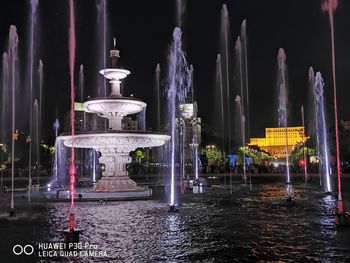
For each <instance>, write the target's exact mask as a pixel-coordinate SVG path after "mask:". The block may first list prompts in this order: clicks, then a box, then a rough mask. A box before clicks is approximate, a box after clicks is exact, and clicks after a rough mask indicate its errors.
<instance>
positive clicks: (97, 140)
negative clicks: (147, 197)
mask: <svg viewBox="0 0 350 263" xmlns="http://www.w3.org/2000/svg"><path fill="white" fill-rule="evenodd" d="M170 138H171V137H170V136H168V135H164V134H157V133H149V132H141V131H108V132H93V133H92V132H84V133H79V134H76V135H75V136H74V147H76V148H94V149H95V150H96V151H99V152H100V153H101V156H100V158H99V161H100V163H102V164H104V165H105V169H104V171H103V172H102V178H101V179H100V180H99V181H97V182H96V185H95V187H94V188H93V189H92V190H91V191H92V192H132V191H143V188H141V187H138V186H137V184H136V183H135V182H134V181H133V180H131V179H130V177H129V176H128V171H127V170H126V165H127V164H128V163H130V162H131V160H132V159H131V157H130V156H129V154H130V152H131V151H134V150H136V149H137V148H148V147H158V146H162V145H164V143H165V142H166V141H168V140H170ZM57 139H58V140H63V144H64V145H65V146H66V147H71V146H72V136H71V135H61V136H59V137H58V138H57Z"/></svg>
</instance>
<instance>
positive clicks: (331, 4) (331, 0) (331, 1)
mask: <svg viewBox="0 0 350 263" xmlns="http://www.w3.org/2000/svg"><path fill="white" fill-rule="evenodd" d="M337 7H338V0H324V2H323V4H322V11H325V12H328V16H329V24H330V28H331V41H332V77H333V100H334V101H333V103H334V120H335V144H336V154H337V175H338V203H337V207H338V214H342V215H343V214H344V207H343V197H342V189H341V167H340V149H339V126H338V105H337V81H336V74H335V65H336V64H335V46H334V21H333V13H334V12H335V10H336V9H337Z"/></svg>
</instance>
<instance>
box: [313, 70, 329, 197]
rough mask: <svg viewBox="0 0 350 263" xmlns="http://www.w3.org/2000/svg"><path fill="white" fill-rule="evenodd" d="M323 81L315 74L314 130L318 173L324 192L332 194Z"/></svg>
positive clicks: (318, 73) (318, 74)
mask: <svg viewBox="0 0 350 263" xmlns="http://www.w3.org/2000/svg"><path fill="white" fill-rule="evenodd" d="M323 87H324V83H323V79H322V75H321V73H320V72H317V73H316V78H315V84H314V100H315V106H316V120H317V123H316V130H317V143H318V145H317V149H318V151H319V156H320V172H321V174H322V175H323V176H322V179H323V180H322V181H323V182H325V184H324V191H325V192H327V193H330V192H332V187H331V178H330V177H331V174H330V172H331V169H330V166H329V150H328V140H327V137H328V136H327V128H326V127H327V126H326V117H325V112H324V99H323V93H324V91H323Z"/></svg>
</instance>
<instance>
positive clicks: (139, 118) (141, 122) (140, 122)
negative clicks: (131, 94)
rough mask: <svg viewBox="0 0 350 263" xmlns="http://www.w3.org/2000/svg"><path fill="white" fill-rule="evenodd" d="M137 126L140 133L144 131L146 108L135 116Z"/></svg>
mask: <svg viewBox="0 0 350 263" xmlns="http://www.w3.org/2000/svg"><path fill="white" fill-rule="evenodd" d="M136 116H137V126H138V129H139V130H140V131H145V130H146V107H145V108H143V109H142V111H140V112H139V113H138V114H137V115H136Z"/></svg>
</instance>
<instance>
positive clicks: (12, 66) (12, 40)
mask: <svg viewBox="0 0 350 263" xmlns="http://www.w3.org/2000/svg"><path fill="white" fill-rule="evenodd" d="M17 47H18V35H17V28H16V27H15V26H14V25H11V26H10V31H9V47H8V54H9V76H10V81H9V83H10V88H11V91H12V96H11V97H12V125H11V127H12V129H11V132H12V133H11V134H12V136H11V141H12V145H11V206H10V215H14V213H15V203H14V199H13V189H14V173H15V136H16V135H15V134H16V126H15V124H16V85H17V76H16V73H17V70H16V68H17V67H16V66H17V60H18V56H17Z"/></svg>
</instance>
